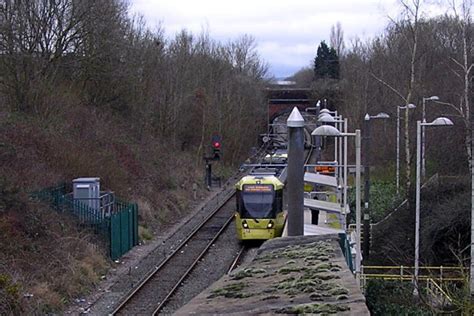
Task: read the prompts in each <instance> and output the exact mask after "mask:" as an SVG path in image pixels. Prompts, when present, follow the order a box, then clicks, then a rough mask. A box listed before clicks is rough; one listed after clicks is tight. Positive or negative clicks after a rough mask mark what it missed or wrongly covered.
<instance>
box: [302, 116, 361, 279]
mask: <svg viewBox="0 0 474 316" xmlns="http://www.w3.org/2000/svg"><path fill="white" fill-rule="evenodd" d="M311 135H315V136H332V137H348V136H355V149H356V181H355V186H356V235H357V244H356V264H355V265H356V277H357V278H359V277H360V264H361V261H362V258H361V251H360V224H361V223H360V201H361V198H360V130H358V129H357V130H356V131H355V133H341V132H340V131H339V130H338V129H337V128H335V127H333V126H330V125H323V126H320V127H318V128H316V129H315V130H314V131H313V132H312V133H311ZM344 156H345V157H344V161H347V151H345V152H344ZM344 207H345V205H344Z"/></svg>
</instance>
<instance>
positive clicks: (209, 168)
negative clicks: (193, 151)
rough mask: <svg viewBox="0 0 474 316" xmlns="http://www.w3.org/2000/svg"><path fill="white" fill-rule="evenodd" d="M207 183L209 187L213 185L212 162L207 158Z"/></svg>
mask: <svg viewBox="0 0 474 316" xmlns="http://www.w3.org/2000/svg"><path fill="white" fill-rule="evenodd" d="M206 184H207V188H208V189H210V188H211V187H212V164H211V163H210V161H209V160H208V159H206Z"/></svg>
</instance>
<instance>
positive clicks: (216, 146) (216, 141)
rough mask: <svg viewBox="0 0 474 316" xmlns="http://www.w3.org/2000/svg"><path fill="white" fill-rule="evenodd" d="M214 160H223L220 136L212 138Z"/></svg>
mask: <svg viewBox="0 0 474 316" xmlns="http://www.w3.org/2000/svg"><path fill="white" fill-rule="evenodd" d="M211 145H212V160H220V159H221V146H222V143H221V137H220V136H219V135H213V136H212V143H211Z"/></svg>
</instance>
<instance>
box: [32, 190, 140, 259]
mask: <svg viewBox="0 0 474 316" xmlns="http://www.w3.org/2000/svg"><path fill="white" fill-rule="evenodd" d="M32 197H33V198H36V199H38V200H41V201H45V202H48V203H49V204H50V205H51V207H52V208H53V209H55V210H56V211H58V212H65V213H69V214H72V215H74V217H76V218H77V220H78V221H79V223H80V225H82V226H85V227H88V228H90V229H93V230H94V232H95V233H97V234H98V235H100V236H102V237H103V239H104V240H105V242H106V244H107V247H108V250H109V255H110V257H111V259H112V260H116V259H118V258H120V257H121V256H122V255H124V254H125V253H126V252H127V251H129V250H130V249H131V248H133V247H134V246H136V245H138V206H137V204H135V203H127V202H123V201H119V200H116V201H114V202H113V203H112V204H110V205H108V206H107V212H104V210H103V209H101V208H98V209H96V208H91V207H90V206H89V205H87V204H85V203H84V202H83V201H81V200H75V199H74V198H73V196H72V194H71V193H68V187H67V185H66V184H60V185H57V186H54V187H50V188H46V189H43V190H41V191H37V192H34V193H33V194H32Z"/></svg>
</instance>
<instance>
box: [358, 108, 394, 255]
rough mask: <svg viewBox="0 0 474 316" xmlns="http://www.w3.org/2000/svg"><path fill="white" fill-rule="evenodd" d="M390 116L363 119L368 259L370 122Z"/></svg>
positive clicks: (368, 116) (382, 113)
mask: <svg viewBox="0 0 474 316" xmlns="http://www.w3.org/2000/svg"><path fill="white" fill-rule="evenodd" d="M388 118H390V115H388V114H387V113H384V112H381V113H379V114H377V115H369V113H367V114H365V117H364V134H365V135H364V143H365V144H364V180H365V181H364V182H365V186H364V202H365V203H364V257H365V258H367V259H368V258H369V251H370V250H369V248H370V238H369V236H370V211H369V197H370V156H369V155H370V120H377V119H388Z"/></svg>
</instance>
